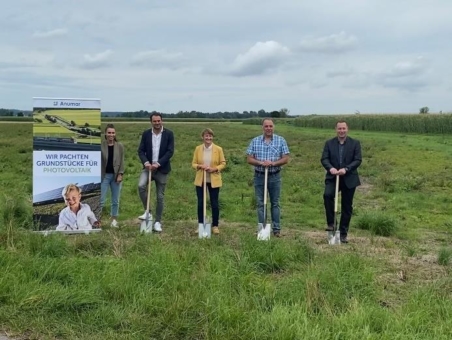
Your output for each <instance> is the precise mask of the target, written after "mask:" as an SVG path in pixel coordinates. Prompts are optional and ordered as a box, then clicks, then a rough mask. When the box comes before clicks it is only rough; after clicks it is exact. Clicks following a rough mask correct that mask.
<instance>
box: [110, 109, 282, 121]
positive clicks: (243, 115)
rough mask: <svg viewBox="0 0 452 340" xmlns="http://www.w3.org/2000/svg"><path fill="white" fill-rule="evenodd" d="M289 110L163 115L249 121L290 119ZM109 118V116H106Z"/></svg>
mask: <svg viewBox="0 0 452 340" xmlns="http://www.w3.org/2000/svg"><path fill="white" fill-rule="evenodd" d="M289 112H290V111H289V110H288V109H286V108H282V109H280V110H279V111H270V112H266V111H265V110H263V109H262V110H259V111H243V112H237V111H234V112H228V111H224V112H221V111H219V112H200V111H179V112H177V113H161V114H162V116H163V118H211V119H247V118H265V117H272V118H289ZM153 113H157V111H145V110H140V111H133V112H123V113H121V114H119V115H117V116H116V117H129V118H149V116H150V115H151V114H153ZM105 117H108V115H105Z"/></svg>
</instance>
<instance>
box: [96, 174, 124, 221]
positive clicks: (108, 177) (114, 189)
mask: <svg viewBox="0 0 452 340" xmlns="http://www.w3.org/2000/svg"><path fill="white" fill-rule="evenodd" d="M121 186H122V182H121V183H117V182H116V176H115V174H105V177H104V179H103V180H102V183H101V185H100V208H101V210H102V208H103V207H104V204H105V199H106V197H107V192H108V188H110V190H111V212H110V215H111V216H112V217H117V216H118V212H119V194H120V193H121Z"/></svg>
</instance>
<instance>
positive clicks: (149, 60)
mask: <svg viewBox="0 0 452 340" xmlns="http://www.w3.org/2000/svg"><path fill="white" fill-rule="evenodd" d="M131 65H132V66H144V67H148V68H151V69H169V70H177V69H180V68H183V67H185V66H186V65H187V60H186V58H185V57H184V55H183V54H182V53H180V52H168V51H166V50H150V51H144V52H139V53H137V54H135V55H134V56H133V57H132V61H131Z"/></svg>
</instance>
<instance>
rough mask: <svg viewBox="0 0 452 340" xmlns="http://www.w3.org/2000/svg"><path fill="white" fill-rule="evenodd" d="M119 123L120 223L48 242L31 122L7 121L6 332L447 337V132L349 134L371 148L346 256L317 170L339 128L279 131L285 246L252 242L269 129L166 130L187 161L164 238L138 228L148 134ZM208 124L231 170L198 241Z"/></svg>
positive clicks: (171, 191) (0, 308)
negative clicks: (254, 163)
mask: <svg viewBox="0 0 452 340" xmlns="http://www.w3.org/2000/svg"><path fill="white" fill-rule="evenodd" d="M115 125H116V128H117V134H118V138H119V139H120V140H121V141H122V142H123V143H124V145H125V149H126V173H125V181H124V186H123V191H122V195H121V206H120V222H121V225H122V227H121V228H120V229H119V230H111V229H109V228H108V227H105V228H104V230H103V232H102V233H100V234H93V235H79V236H71V237H64V236H62V235H49V236H47V237H44V236H42V235H39V234H33V233H30V232H28V231H27V230H26V229H27V227H29V223H30V221H31V192H32V184H31V176H32V173H31V164H32V157H31V136H32V134H31V130H32V124H27V123H17V124H14V123H8V124H0V136H1V137H0V173H1V176H0V184H1V187H2V188H7V189H8V190H7V191H6V190H2V192H1V202H2V204H1V205H0V272H1V273H2V275H0V329H3V330H5V331H8V332H12V333H13V334H17V335H21V334H26V336H27V337H30V338H44V339H48V338H49V339H52V338H61V339H321V338H325V339H448V338H449V337H450V336H449V335H450V334H451V333H452V324H451V323H450V316H451V315H452V295H451V292H452V280H451V275H450V274H451V265H450V257H451V255H450V251H449V250H448V249H449V248H447V247H445V245H448V244H449V245H450V243H451V241H452V237H451V235H450V233H448V230H449V228H450V226H451V225H452V219H451V217H450V206H451V204H452V199H451V198H450V197H452V195H451V192H450V191H451V189H452V185H451V181H450V179H452V178H451V177H450V175H449V170H450V159H451V157H452V151H451V150H450V148H448V147H447V145H448V144H450V143H451V142H452V137H449V136H436V135H405V134H396V133H372V132H362V131H351V132H350V134H351V135H352V136H354V137H356V138H358V139H359V140H360V141H361V143H362V146H363V157H364V158H363V159H364V161H363V164H362V166H361V168H360V174H361V178H362V182H363V185H362V186H361V187H360V188H359V189H358V190H357V192H356V195H355V204H354V205H355V214H356V216H354V217H353V219H352V225H351V229H350V236H349V238H350V244H349V245H346V246H339V247H335V246H329V245H328V244H327V242H326V234H325V232H324V231H323V228H324V224H325V222H324V212H323V202H322V194H323V178H324V170H323V169H322V168H321V165H320V161H319V159H320V154H321V150H322V147H323V143H324V141H325V140H326V139H327V138H330V137H331V136H332V135H333V134H334V132H333V131H332V130H331V131H327V130H320V129H307V128H298V127H294V126H287V125H278V124H277V125H276V132H277V133H279V134H281V135H283V136H284V137H285V138H286V139H287V141H288V143H289V147H290V149H291V161H290V164H288V165H287V166H286V168H285V169H284V171H283V173H282V178H283V189H282V197H281V204H282V228H283V229H282V234H283V237H282V238H281V239H272V240H271V241H270V242H268V243H267V242H258V241H256V240H255V235H254V230H255V227H256V217H255V210H254V198H253V196H254V193H253V187H252V185H251V182H250V181H251V179H252V169H251V168H250V167H249V166H248V165H247V164H246V162H245V150H246V147H247V145H248V143H249V141H250V139H251V138H252V137H254V136H256V135H257V134H259V133H260V127H259V126H254V125H245V124H241V123H222V124H219V123H207V122H206V123H196V124H195V123H190V124H186V123H176V122H174V123H167V124H166V127H168V128H170V129H172V130H173V131H174V133H175V139H176V151H175V155H174V157H173V162H172V165H173V172H172V174H171V175H170V178H169V181H168V185H167V190H166V198H165V201H166V208H165V212H164V219H163V222H164V233H163V234H162V235H152V236H149V235H148V236H144V235H139V233H138V225H139V224H138V222H137V220H136V219H135V218H136V216H138V215H139V214H141V213H142V207H141V203H140V202H139V198H138V194H137V187H136V186H137V180H138V176H139V172H140V169H141V166H140V164H139V161H138V157H137V155H136V149H137V146H138V143H139V138H140V135H141V132H142V131H143V130H144V129H146V128H148V127H149V123H148V122H142V123H140V122H136V123H115ZM210 126H211V127H212V128H213V130H214V132H215V142H217V143H218V144H219V145H221V146H222V147H223V148H224V151H225V155H226V159H227V162H228V167H227V168H226V171H225V172H224V174H223V180H224V187H223V188H222V189H221V192H220V204H221V219H220V228H221V234H220V236H219V237H217V238H213V239H211V240H198V238H197V236H196V235H193V233H192V231H193V230H194V229H195V227H196V195H195V190H194V185H193V181H194V171H193V170H192V169H191V168H190V163H191V159H192V155H193V151H194V148H195V146H196V145H197V144H199V143H200V141H201V140H200V136H199V134H200V132H201V131H202V130H203V129H204V128H205V127H210ZM12 127H14V128H12ZM106 214H107V216H108V211H106ZM369 214H370V215H371V216H373V217H374V218H373V219H372V218H369V217H368V216H369ZM366 218H367V223H368V225H369V227H368V228H366V227H364V228H363V224H362V223H363V222H362V221H363V220H364V221H366ZM104 222H105V224H106V225H107V224H108V218H106V219H105V220H104ZM382 226H386V229H381V230H378V231H375V228H380V227H382ZM388 226H389V227H388ZM388 230H389V231H390V232H387V231H388ZM379 235H391V236H389V237H386V236H379ZM0 333H1V332H0Z"/></svg>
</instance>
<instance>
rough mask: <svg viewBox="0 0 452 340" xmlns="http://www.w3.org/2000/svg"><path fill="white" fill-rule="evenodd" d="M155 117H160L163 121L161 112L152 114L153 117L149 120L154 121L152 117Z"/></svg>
mask: <svg viewBox="0 0 452 340" xmlns="http://www.w3.org/2000/svg"><path fill="white" fill-rule="evenodd" d="M154 116H159V117H160V119H163V117H162V114H161V113H160V112H152V113H151V115H150V116H149V120H151V121H152V117H154Z"/></svg>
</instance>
